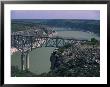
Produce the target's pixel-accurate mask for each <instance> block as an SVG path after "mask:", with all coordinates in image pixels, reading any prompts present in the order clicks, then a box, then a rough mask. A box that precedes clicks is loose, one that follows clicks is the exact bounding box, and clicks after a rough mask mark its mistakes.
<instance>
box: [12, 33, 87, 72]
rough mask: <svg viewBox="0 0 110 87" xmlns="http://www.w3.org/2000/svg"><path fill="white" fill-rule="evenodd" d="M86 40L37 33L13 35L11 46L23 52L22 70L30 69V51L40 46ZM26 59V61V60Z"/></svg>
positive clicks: (54, 45)
mask: <svg viewBox="0 0 110 87" xmlns="http://www.w3.org/2000/svg"><path fill="white" fill-rule="evenodd" d="M83 42H86V40H77V39H74V38H62V37H47V36H45V37H38V36H36V35H20V34H17V35H16V34H15V35H14V34H12V35H11V47H14V48H16V49H17V50H19V51H20V52H21V70H28V69H29V52H30V51H32V50H33V49H35V48H39V47H55V48H58V47H62V46H64V45H67V44H75V43H83ZM25 61H26V62H25Z"/></svg>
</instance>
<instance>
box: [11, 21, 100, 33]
mask: <svg viewBox="0 0 110 87" xmlns="http://www.w3.org/2000/svg"><path fill="white" fill-rule="evenodd" d="M13 23H17V24H19V23H21V24H27V25H32V24H34V25H36V24H39V25H47V26H50V27H55V29H56V30H60V28H61V30H81V31H90V32H94V33H96V34H98V35H100V20H78V19H13V20H12V24H13ZM57 27H58V29H57Z"/></svg>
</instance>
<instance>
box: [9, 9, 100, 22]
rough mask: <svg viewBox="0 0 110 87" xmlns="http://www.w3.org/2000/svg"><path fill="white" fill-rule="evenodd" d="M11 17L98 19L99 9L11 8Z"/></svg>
mask: <svg viewBox="0 0 110 87" xmlns="http://www.w3.org/2000/svg"><path fill="white" fill-rule="evenodd" d="M11 19H92V20H100V11H99V10H12V11H11Z"/></svg>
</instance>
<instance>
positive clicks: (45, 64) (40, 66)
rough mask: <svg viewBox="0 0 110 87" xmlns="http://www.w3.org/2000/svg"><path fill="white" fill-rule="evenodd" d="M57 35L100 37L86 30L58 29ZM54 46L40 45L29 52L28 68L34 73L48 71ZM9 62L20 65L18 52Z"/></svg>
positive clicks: (87, 37) (81, 37)
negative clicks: (40, 46)
mask: <svg viewBox="0 0 110 87" xmlns="http://www.w3.org/2000/svg"><path fill="white" fill-rule="evenodd" d="M58 36H61V37H74V38H77V39H88V40H90V38H92V37H95V38H96V39H100V37H99V36H97V35H96V34H91V33H88V32H82V31H60V32H58ZM54 49H55V48H53V47H42V48H36V49H34V50H33V51H32V52H30V53H29V58H30V59H29V61H30V68H29V70H30V71H31V72H33V73H36V74H41V73H44V72H48V71H49V70H50V65H51V64H50V55H51V53H52V52H53V50H54ZM11 64H12V65H14V66H16V65H17V66H18V67H19V68H20V66H21V59H20V53H19V52H17V53H14V54H13V55H12V56H11Z"/></svg>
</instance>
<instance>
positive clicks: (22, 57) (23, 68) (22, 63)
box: [21, 52, 25, 71]
mask: <svg viewBox="0 0 110 87" xmlns="http://www.w3.org/2000/svg"><path fill="white" fill-rule="evenodd" d="M21 70H22V71H23V70H25V64H24V53H23V52H22V53H21Z"/></svg>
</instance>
